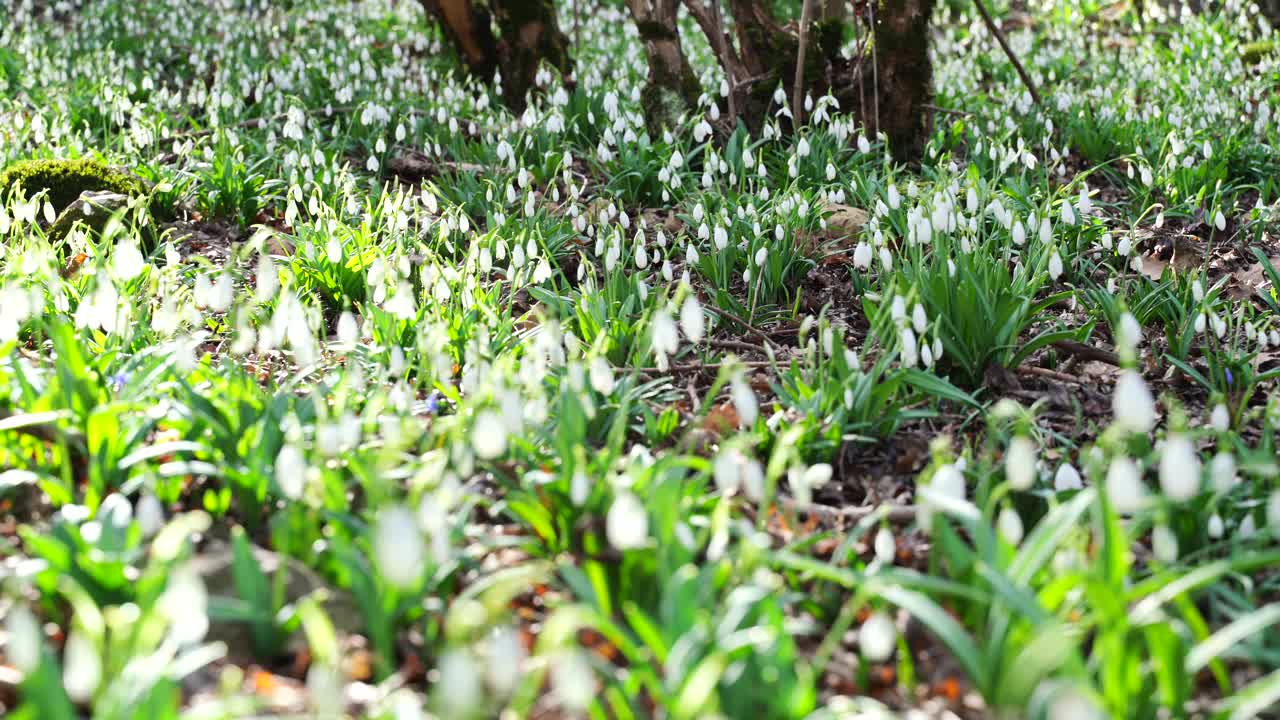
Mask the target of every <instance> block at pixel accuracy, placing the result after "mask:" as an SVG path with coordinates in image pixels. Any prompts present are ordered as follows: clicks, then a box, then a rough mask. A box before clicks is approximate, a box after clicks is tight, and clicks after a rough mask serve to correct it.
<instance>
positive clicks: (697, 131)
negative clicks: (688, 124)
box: [693, 119, 711, 143]
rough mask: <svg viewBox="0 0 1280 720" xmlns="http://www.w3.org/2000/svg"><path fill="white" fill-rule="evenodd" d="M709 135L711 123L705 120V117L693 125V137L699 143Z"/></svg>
mask: <svg viewBox="0 0 1280 720" xmlns="http://www.w3.org/2000/svg"><path fill="white" fill-rule="evenodd" d="M710 135H711V123H709V122H707V121H706V119H703V120H701V121H700V122H698V124H697V125H695V126H694V127H693V139H694V140H695V141H697V142H699V143H701V142H704V141H706V139H707V138H708V137H709V136H710Z"/></svg>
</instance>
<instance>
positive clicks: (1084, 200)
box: [1076, 185, 1093, 215]
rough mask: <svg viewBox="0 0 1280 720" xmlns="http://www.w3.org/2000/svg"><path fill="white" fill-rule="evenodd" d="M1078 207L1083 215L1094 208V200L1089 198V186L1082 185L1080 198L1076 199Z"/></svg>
mask: <svg viewBox="0 0 1280 720" xmlns="http://www.w3.org/2000/svg"><path fill="white" fill-rule="evenodd" d="M1076 207H1077V208H1078V209H1079V210H1080V214H1081V215H1088V214H1089V212H1090V211H1091V210H1093V200H1091V199H1089V186H1088V185H1082V186H1080V198H1079V199H1078V200H1077V201H1076Z"/></svg>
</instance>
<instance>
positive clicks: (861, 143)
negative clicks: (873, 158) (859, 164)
mask: <svg viewBox="0 0 1280 720" xmlns="http://www.w3.org/2000/svg"><path fill="white" fill-rule="evenodd" d="M858 152H860V153H862V154H863V155H866V154H867V153H869V152H871V141H869V140H867V136H866V135H859V136H858Z"/></svg>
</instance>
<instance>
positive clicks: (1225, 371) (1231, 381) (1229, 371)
mask: <svg viewBox="0 0 1280 720" xmlns="http://www.w3.org/2000/svg"><path fill="white" fill-rule="evenodd" d="M1222 372H1224V373H1226V375H1227V385H1231V384H1232V383H1233V382H1235V381H1234V380H1233V379H1232V378H1231V370H1230V369H1229V368H1223V369H1222Z"/></svg>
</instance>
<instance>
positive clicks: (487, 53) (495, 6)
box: [422, 0, 573, 113]
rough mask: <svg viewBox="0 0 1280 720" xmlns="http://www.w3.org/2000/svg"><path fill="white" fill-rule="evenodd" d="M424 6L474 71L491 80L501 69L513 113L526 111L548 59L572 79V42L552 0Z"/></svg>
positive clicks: (446, 0) (456, 0)
mask: <svg viewBox="0 0 1280 720" xmlns="http://www.w3.org/2000/svg"><path fill="white" fill-rule="evenodd" d="M422 6H423V8H424V9H426V11H427V14H428V15H430V16H431V17H433V18H435V19H436V20H437V21H438V22H439V23H440V27H441V28H443V30H444V34H445V37H446V38H447V39H448V40H449V42H450V44H452V45H453V47H454V48H455V49H456V50H457V52H458V56H459V57H460V58H461V59H462V61H463V63H464V64H465V65H466V69H467V71H468V72H470V73H471V74H472V75H474V76H476V77H478V78H480V79H482V80H485V81H489V80H492V79H493V77H494V74H495V72H497V71H498V70H499V69H500V70H501V73H502V100H503V103H504V104H506V106H507V107H508V108H510V109H511V110H512V111H513V112H517V113H518V112H522V111H524V108H525V96H526V95H527V94H528V92H529V90H530V88H532V87H533V85H534V79H535V78H536V77H537V74H538V68H539V67H540V66H541V64H542V62H543V61H544V60H545V61H546V62H548V63H550V64H551V65H552V66H553V67H555V68H556V69H557V70H559V71H560V73H561V74H562V75H564V76H565V77H566V78H568V77H569V76H570V75H571V74H572V73H573V60H572V58H571V57H570V56H569V40H568V38H567V37H565V34H564V33H563V32H561V31H560V25H559V23H558V22H557V21H556V9H555V5H554V4H553V3H552V0H488V2H486V1H485V0H422ZM495 21H496V23H497V26H498V33H499V34H498V36H496V37H495V36H494V33H493V24H494V22H495Z"/></svg>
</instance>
